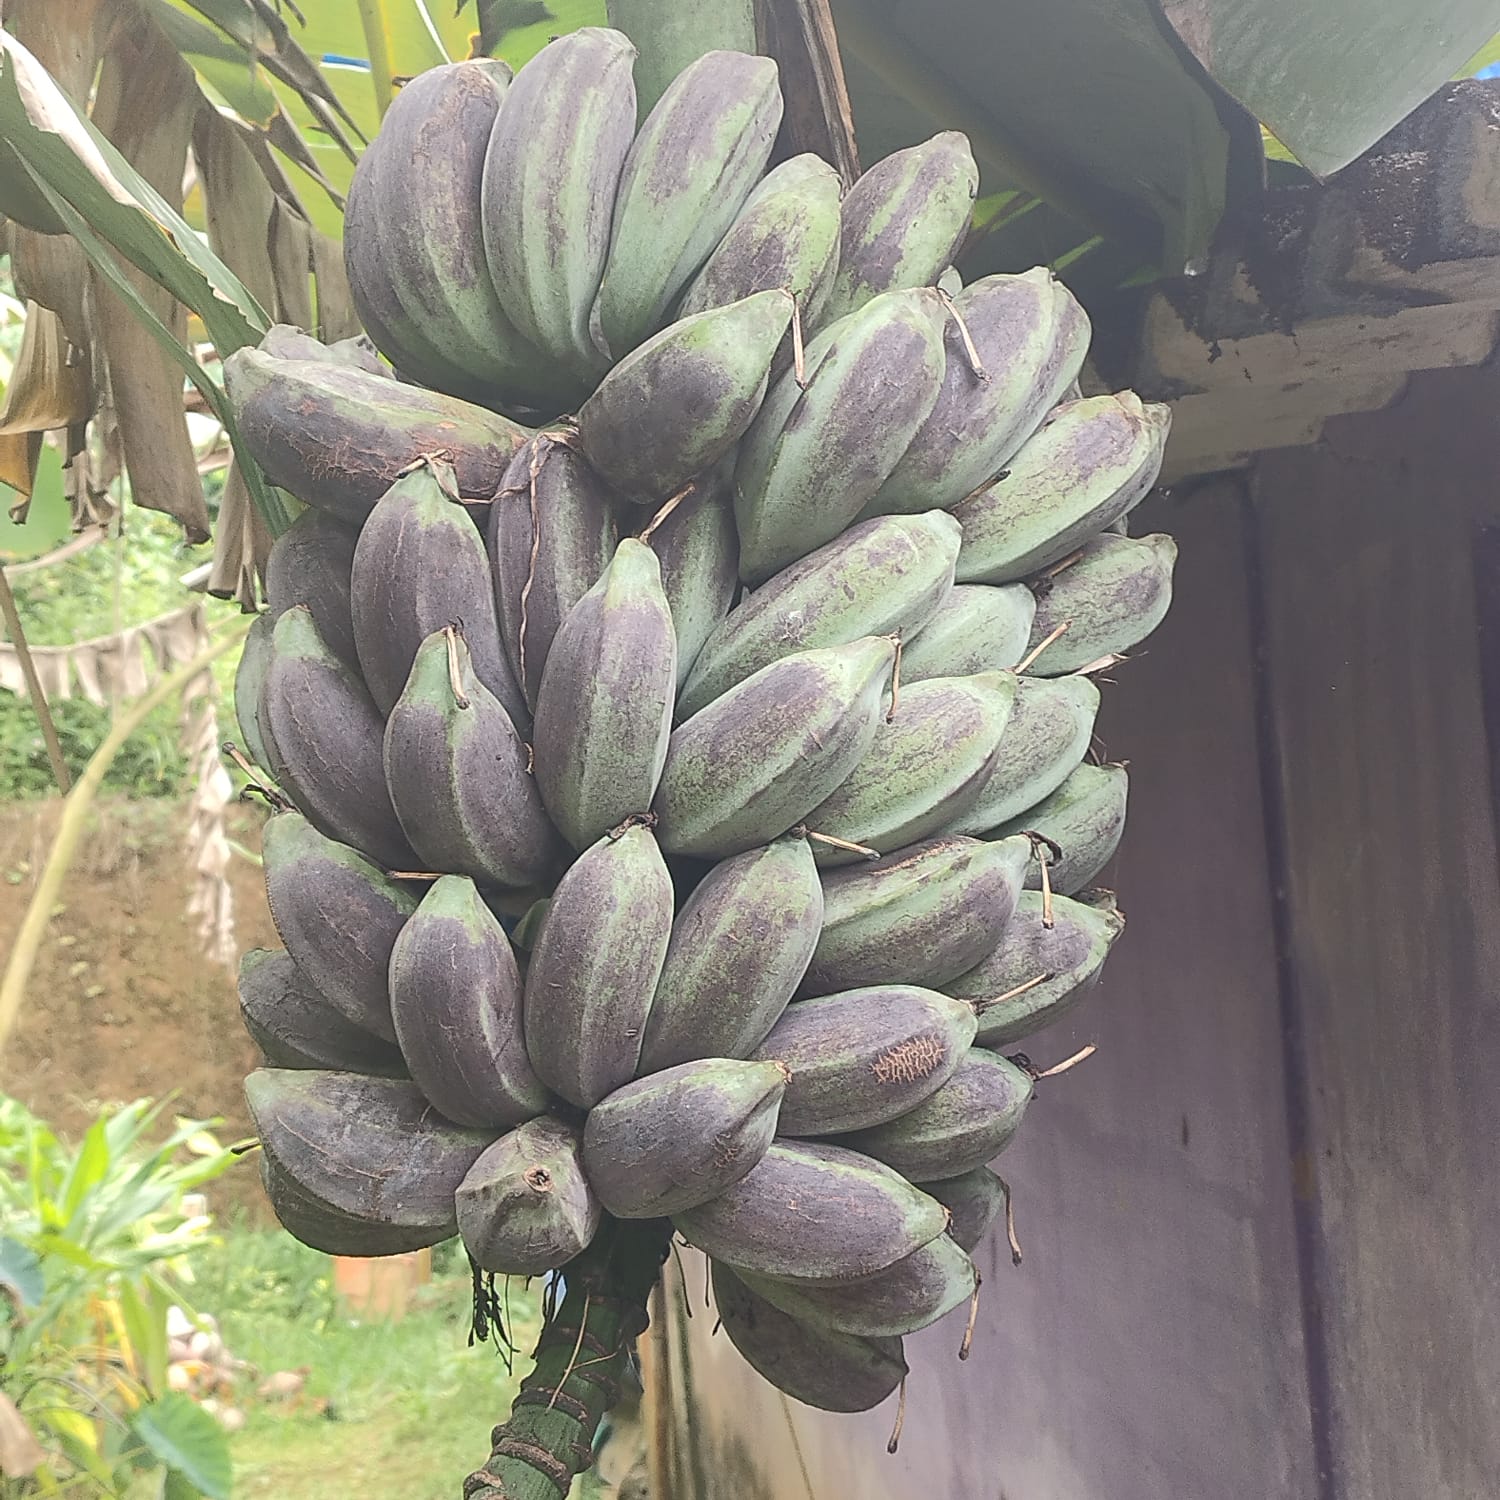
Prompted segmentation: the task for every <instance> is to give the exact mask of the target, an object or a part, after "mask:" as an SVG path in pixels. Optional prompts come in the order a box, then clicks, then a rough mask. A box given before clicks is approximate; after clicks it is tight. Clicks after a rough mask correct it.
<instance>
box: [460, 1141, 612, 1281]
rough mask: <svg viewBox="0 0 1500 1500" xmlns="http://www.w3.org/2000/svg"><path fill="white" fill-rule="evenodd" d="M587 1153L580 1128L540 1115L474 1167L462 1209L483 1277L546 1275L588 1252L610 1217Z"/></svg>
mask: <svg viewBox="0 0 1500 1500" xmlns="http://www.w3.org/2000/svg"><path fill="white" fill-rule="evenodd" d="M581 1154H582V1152H581V1141H580V1136H579V1131H578V1128H577V1127H576V1126H574V1125H569V1124H567V1123H566V1122H565V1121H563V1120H558V1119H554V1118H553V1117H552V1116H551V1115H541V1116H539V1117H538V1118H537V1119H535V1120H529V1121H527V1123H526V1124H524V1125H520V1126H518V1127H517V1128H516V1129H515V1130H512V1131H511V1132H510V1134H509V1135H503V1136H501V1137H500V1139H499V1140H498V1141H496V1142H495V1143H494V1145H492V1146H490V1147H488V1148H487V1149H486V1151H485V1152H484V1154H483V1155H482V1156H481V1157H480V1158H479V1159H478V1161H476V1162H475V1163H474V1165H473V1166H472V1167H471V1168H470V1169H469V1172H468V1174H467V1175H466V1176H465V1177H464V1179H463V1182H462V1183H461V1184H460V1185H459V1187H458V1190H457V1195H456V1200H455V1209H456V1214H457V1219H458V1231H459V1233H460V1234H461V1235H462V1236H463V1241H464V1249H465V1250H467V1251H468V1252H469V1256H470V1258H471V1259H472V1260H473V1262H474V1264H475V1265H476V1266H478V1267H479V1269H480V1270H481V1271H489V1272H491V1273H493V1274H494V1275H497V1276H500V1275H504V1276H540V1275H541V1274H542V1273H543V1272H545V1271H555V1270H556V1269H557V1268H558V1267H559V1266H561V1265H564V1264H566V1263H567V1262H568V1261H570V1260H572V1259H573V1257H574V1256H575V1255H577V1254H578V1253H579V1252H580V1251H582V1250H585V1249H587V1248H588V1245H589V1242H590V1241H591V1240H592V1239H593V1238H594V1236H595V1234H597V1233H598V1231H599V1225H600V1222H601V1221H602V1219H603V1217H604V1213H603V1210H602V1209H601V1208H600V1206H599V1200H598V1198H596V1197H595V1196H594V1191H593V1189H592V1188H591V1187H590V1186H589V1183H588V1179H587V1178H586V1177H585V1176H584V1175H583V1165H582V1161H581Z"/></svg>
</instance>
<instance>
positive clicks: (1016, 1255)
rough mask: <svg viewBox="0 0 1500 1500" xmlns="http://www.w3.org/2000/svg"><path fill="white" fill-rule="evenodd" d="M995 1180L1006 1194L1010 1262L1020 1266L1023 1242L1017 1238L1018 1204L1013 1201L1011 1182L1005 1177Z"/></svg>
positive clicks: (1006, 1233)
mask: <svg viewBox="0 0 1500 1500" xmlns="http://www.w3.org/2000/svg"><path fill="white" fill-rule="evenodd" d="M995 1180H996V1181H997V1182H998V1183H999V1184H1000V1191H1001V1192H1002V1193H1004V1194H1005V1238H1006V1239H1007V1240H1009V1241H1010V1263H1011V1265H1013V1266H1018V1265H1020V1264H1021V1242H1020V1240H1018V1239H1017V1238H1016V1206H1015V1204H1014V1203H1013V1202H1012V1201H1011V1192H1010V1184H1009V1183H1008V1182H1007V1181H1006V1180H1005V1179H1004V1178H1003V1177H997V1178H996V1179H995Z"/></svg>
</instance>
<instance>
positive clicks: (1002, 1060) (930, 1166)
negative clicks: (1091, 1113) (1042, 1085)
mask: <svg viewBox="0 0 1500 1500" xmlns="http://www.w3.org/2000/svg"><path fill="white" fill-rule="evenodd" d="M1032 1092H1033V1080H1032V1076H1031V1074H1030V1073H1028V1072H1027V1071H1026V1070H1025V1069H1024V1068H1021V1067H1019V1066H1017V1064H1015V1063H1013V1062H1011V1060H1010V1059H1009V1058H1007V1057H1001V1056H1000V1055H999V1054H998V1053H995V1052H987V1051H985V1049H984V1048H983V1047H973V1048H971V1049H970V1050H969V1052H968V1053H967V1054H966V1055H965V1056H964V1057H963V1058H962V1059H961V1060H960V1062H959V1065H958V1067H957V1068H956V1069H955V1070H954V1073H953V1076H952V1077H951V1078H950V1079H949V1080H948V1081H947V1083H945V1084H944V1085H943V1086H942V1088H940V1089H938V1090H937V1092H936V1093H934V1094H930V1095H929V1096H928V1097H927V1098H926V1099H924V1100H923V1101H922V1103H920V1104H919V1105H917V1107H916V1108H915V1109H913V1110H910V1111H909V1112H908V1113H906V1114H904V1115H902V1116H901V1118H900V1119H898V1120H888V1121H887V1122H886V1123H885V1124H883V1125H877V1126H875V1127H874V1128H873V1129H871V1130H861V1131H859V1132H858V1133H857V1134H855V1135H850V1136H846V1137H844V1139H843V1140H842V1141H840V1142H839V1144H840V1145H843V1146H847V1147H849V1148H850V1149H852V1150H855V1151H862V1152H864V1153H865V1154H866V1155H868V1156H872V1157H874V1158H875V1159H876V1160H878V1161H883V1162H885V1163H886V1165H887V1166H890V1167H893V1168H894V1169H895V1170H896V1171H898V1172H900V1173H901V1175H902V1176H903V1177H907V1178H910V1179H911V1181H913V1182H927V1181H929V1180H933V1181H936V1180H940V1179H942V1178H945V1177H959V1176H961V1175H962V1174H963V1173H965V1172H972V1171H973V1170H974V1168H975V1167H982V1166H984V1164H985V1163H986V1162H988V1161H990V1160H992V1159H993V1158H994V1157H996V1156H998V1155H999V1154H1000V1153H1001V1151H1003V1150H1004V1149H1005V1147H1006V1146H1008V1145H1009V1144H1010V1142H1011V1139H1012V1137H1013V1136H1014V1135H1015V1133H1016V1131H1017V1130H1019V1129H1020V1126H1021V1117H1022V1116H1023V1115H1024V1114H1025V1113H1026V1106H1027V1105H1028V1104H1029V1103H1030V1102H1031V1097H1032Z"/></svg>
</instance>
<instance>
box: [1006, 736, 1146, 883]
mask: <svg viewBox="0 0 1500 1500" xmlns="http://www.w3.org/2000/svg"><path fill="white" fill-rule="evenodd" d="M1129 789H1130V778H1129V777H1128V776H1127V775H1126V772H1125V767H1124V766H1091V765H1089V764H1087V763H1086V762H1085V764H1083V765H1081V766H1079V767H1078V768H1077V770H1075V771H1074V772H1073V773H1072V775H1070V776H1069V777H1068V779H1067V780H1066V781H1064V782H1063V784H1062V785H1061V786H1060V787H1058V789H1057V790H1056V791H1055V792H1053V794H1052V795H1051V796H1050V797H1048V798H1046V799H1045V800H1044V801H1042V802H1039V803H1037V805H1036V806H1035V807H1032V808H1029V809H1027V811H1026V812H1023V813H1022V814H1021V815H1020V816H1019V817H1016V818H1012V819H1011V820H1010V822H1008V823H1002V824H1001V825H1000V826H999V827H998V828H996V829H995V830H994V831H993V832H992V833H991V834H990V837H991V838H1002V839H1003V838H1009V837H1010V836H1011V835H1012V834H1015V833H1039V834H1041V835H1043V837H1045V838H1049V839H1051V840H1052V842H1053V843H1054V844H1056V845H1058V846H1059V847H1060V848H1061V849H1062V856H1061V858H1056V859H1054V858H1053V857H1052V856H1051V855H1050V854H1049V855H1047V861H1048V864H1047V876H1048V880H1049V882H1050V884H1051V886H1052V889H1053V890H1055V891H1061V892H1062V894H1063V895H1065V896H1071V895H1073V894H1074V893H1075V892H1077V891H1081V890H1082V889H1083V888H1084V887H1085V886H1087V885H1089V884H1090V883H1091V882H1092V881H1093V879H1094V877H1095V876H1096V875H1097V874H1098V873H1099V872H1100V870H1102V869H1103V868H1104V867H1105V865H1107V864H1108V863H1109V861H1110V859H1111V857H1112V856H1113V855H1114V852H1115V850H1116V849H1118V848H1119V847H1120V836H1121V835H1122V834H1123V833H1124V832H1125V801H1126V794H1127V793H1128V791H1129ZM1041 880H1042V872H1041V866H1040V865H1039V864H1034V865H1033V866H1032V868H1031V871H1030V873H1029V874H1028V875H1027V876H1026V884H1027V886H1028V887H1029V888H1030V889H1032V890H1035V889H1037V888H1038V887H1039V886H1040V884H1041Z"/></svg>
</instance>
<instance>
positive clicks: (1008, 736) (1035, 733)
mask: <svg viewBox="0 0 1500 1500" xmlns="http://www.w3.org/2000/svg"><path fill="white" fill-rule="evenodd" d="M1098 712H1099V689H1098V688H1097V687H1095V686H1094V684H1093V683H1092V682H1091V681H1090V680H1089V679H1088V678H1087V677H1021V678H1018V679H1017V681H1016V703H1015V707H1014V708H1013V709H1012V710H1011V715H1010V722H1009V723H1008V724H1006V726H1005V733H1004V734H1002V735H1001V736H1000V751H999V754H997V755H996V757H995V769H994V770H993V771H992V772H991V773H990V779H989V781H988V782H986V783H985V788H984V790H983V791H982V792H981V793H980V794H979V800H978V801H977V802H976V803H975V804H974V806H973V807H971V808H970V809H969V811H968V812H966V813H965V814H964V816H963V817H962V818H961V819H960V820H959V821H958V822H957V823H955V824H954V825H953V826H954V828H955V830H956V831H957V832H959V833H975V834H985V833H989V832H990V830H991V829H993V828H998V827H1000V825H1001V824H1002V823H1006V822H1008V821H1009V820H1010V819H1011V818H1018V817H1020V815H1021V814H1022V813H1023V812H1025V811H1026V809H1027V808H1029V807H1035V806H1036V805H1037V803H1038V802H1041V801H1044V800H1045V799H1046V798H1048V797H1050V796H1051V795H1052V794H1053V792H1055V791H1056V790H1057V789H1058V787H1060V786H1061V785H1062V784H1063V782H1065V781H1066V780H1067V779H1068V777H1069V776H1071V775H1072V774H1073V771H1074V770H1075V769H1076V767H1077V766H1078V765H1079V764H1080V763H1081V762H1082V760H1083V757H1084V756H1085V755H1086V754H1087V753H1088V748H1089V744H1090V742H1091V741H1092V739H1093V737H1094V719H1095V717H1096V715H1097V714H1098Z"/></svg>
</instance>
